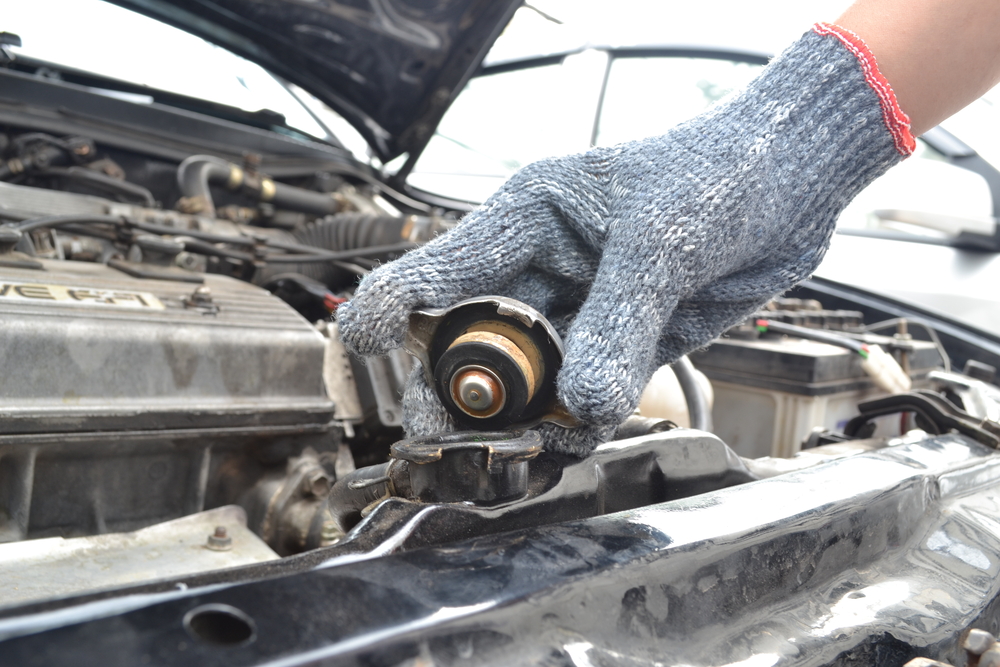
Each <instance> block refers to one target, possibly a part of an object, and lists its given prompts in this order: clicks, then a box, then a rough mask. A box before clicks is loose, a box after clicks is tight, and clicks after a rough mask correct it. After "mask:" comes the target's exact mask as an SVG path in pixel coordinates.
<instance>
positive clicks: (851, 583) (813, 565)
mask: <svg viewBox="0 0 1000 667" xmlns="http://www.w3.org/2000/svg"><path fill="white" fill-rule="evenodd" d="M998 481H1000V456H997V455H995V454H993V453H992V452H991V451H990V450H988V449H986V448H984V447H982V446H981V445H979V444H977V443H975V442H973V441H971V440H968V439H966V438H964V437H962V436H955V435H944V436H938V437H934V438H930V439H927V440H924V441H922V442H918V443H914V444H909V445H900V446H896V447H892V448H888V449H884V450H881V451H877V452H873V453H869V454H863V455H859V456H855V457H852V458H848V459H843V460H840V461H836V462H833V463H829V464H826V465H823V466H819V467H816V468H812V469H808V470H803V471H799V472H795V473H789V474H787V475H783V476H779V477H776V478H772V479H768V480H762V481H758V482H754V483H751V484H744V485H740V486H737V487H734V488H729V489H723V490H719V491H714V492H710V493H705V494H702V495H699V496H696V497H691V498H687V499H682V500H677V501H673V502H668V503H664V504H660V505H656V506H651V507H644V508H641V509H636V510H631V511H626V512H622V513H618V514H613V515H609V516H601V517H596V518H591V519H585V520H577V521H571V522H568V523H560V524H557V525H549V526H546V527H539V528H532V529H526V530H519V531H514V532H509V533H504V534H500V535H495V536H492V537H486V538H478V539H475V540H471V541H467V542H464V543H460V544H454V545H448V546H443V547H440V548H431V549H418V550H414V551H408V552H405V553H399V554H395V555H387V556H384V557H375V556H376V555H377V554H370V555H369V557H368V558H367V559H365V560H362V561H361V562H359V561H358V560H357V559H358V555H354V556H348V557H344V558H340V559H332V560H330V561H328V562H327V563H325V564H324V565H323V566H321V567H320V568H319V569H317V570H315V571H312V572H306V573H301V574H297V575H293V576H289V577H284V578H278V579H272V580H268V581H261V582H256V583H251V584H246V585H242V586H234V587H230V588H226V589H222V590H211V589H203V590H197V591H185V592H179V593H176V594H175V596H174V597H173V598H172V599H152V600H148V601H143V600H122V601H120V604H121V607H120V608H119V609H115V608H114V607H113V606H109V607H107V608H106V609H104V610H103V611H102V610H99V609H91V610H88V612H89V614H90V616H91V619H90V620H86V621H83V622H73V621H72V618H71V617H69V616H65V617H64V620H62V621H61V622H60V621H59V619H57V618H45V617H44V616H42V617H37V618H27V619H24V618H22V619H19V620H16V621H15V623H16V624H15V625H12V624H10V623H0V635H6V636H11V633H17V632H20V633H25V632H30V631H31V628H32V624H33V623H34V624H35V628H36V629H39V630H41V631H39V632H37V633H35V634H28V635H24V636H20V637H14V638H10V639H8V640H7V641H5V642H3V643H0V664H4V665H7V664H11V665H14V664H17V665H22V664H46V665H60V664H72V665H89V664H94V665H97V664H100V665H119V664H120V665H134V664H143V663H151V664H159V665H173V664H183V665H189V664H199V665H233V664H264V663H267V664H277V665H304V664H379V665H395V664H401V663H405V662H407V661H410V660H423V661H427V662H432V663H433V664H436V665H453V664H477V665H490V664H504V665H507V664H528V663H531V664H535V663H540V662H543V661H544V662H547V664H578V665H582V664H594V665H597V664H601V665H605V664H627V665H646V664H663V663H670V664H690V665H719V664H728V663H738V662H740V661H748V662H746V663H745V664H762V665H763V664H766V665H823V664H852V665H854V664H857V665H861V664H864V665H873V664H878V665H890V666H891V665H902V664H903V663H904V662H905V661H906V660H908V659H909V658H911V657H913V656H915V655H926V656H929V657H936V658H940V659H945V660H949V661H953V662H954V661H957V660H958V658H959V657H960V654H959V652H958V645H957V639H958V634H959V633H960V632H961V631H962V630H964V629H965V628H967V627H968V626H969V625H975V626H976V627H982V628H983V629H986V630H993V631H995V630H996V626H997V606H998V605H997V599H998V590H1000V576H998V575H1000V555H998V554H1000V536H998V533H997V525H996V521H995V519H994V518H993V517H995V516H996V515H997V512H998V508H1000V492H998ZM426 511H428V512H429V511H431V508H429V507H428V508H426ZM392 550H393V545H392V544H390V543H388V542H387V543H385V544H383V553H389V552H391V551H392ZM331 551H333V550H331ZM106 604H108V603H106ZM206 604H217V605H229V607H231V608H233V609H235V610H238V611H239V612H242V613H243V614H246V615H247V617H248V618H249V619H250V621H252V623H253V627H254V628H255V632H256V634H255V636H254V639H253V640H252V641H251V642H249V643H246V644H232V645H221V646H220V645H218V644H209V643H206V642H204V641H200V640H198V639H197V638H196V637H195V636H193V635H192V634H190V633H189V632H188V631H187V630H185V627H184V623H183V619H184V618H185V615H187V614H189V613H190V612H191V611H192V610H194V609H197V608H199V607H202V606H203V605H206ZM63 613H64V614H65V613H66V612H63ZM95 616H102V617H100V618H94V617H95ZM46 623H48V624H50V629H45V624H46ZM51 624H60V625H63V626H64V627H51ZM81 646H86V647H87V651H81V650H80V647H81Z"/></svg>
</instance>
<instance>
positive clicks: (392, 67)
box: [111, 0, 521, 162]
mask: <svg viewBox="0 0 1000 667" xmlns="http://www.w3.org/2000/svg"><path fill="white" fill-rule="evenodd" d="M111 1H112V2H114V3H115V4H118V5H121V6H123V7H126V8H128V9H132V10H134V11H137V12H140V13H142V14H146V15H148V16H151V17H153V18H156V19H159V20H161V21H163V22H165V23H169V24H172V25H175V26H177V27H179V28H182V29H184V30H187V31H188V32H191V33H194V34H196V35H199V36H200V37H203V38H204V39H207V40H208V41H211V42H214V43H216V44H218V45H220V46H222V47H225V48H226V49H228V50H230V51H232V52H233V53H236V54H238V55H241V56H243V57H245V58H247V59H249V60H252V61H254V62H256V63H258V64H260V65H262V66H263V67H265V68H267V69H268V70H270V71H271V72H273V73H275V74H278V75H279V76H281V77H283V78H285V79H286V80H288V81H291V82H293V83H296V84H298V85H299V86H302V87H303V88H304V89H306V90H308V91H309V92H310V93H312V94H313V95H315V96H316V97H318V98H319V99H321V100H323V101H324V102H326V103H327V104H329V105H330V106H331V107H333V108H334V109H336V110H337V111H338V112H339V113H340V114H341V115H343V116H344V117H345V118H346V119H347V120H349V121H350V122H351V123H352V124H353V125H354V126H355V127H356V128H357V129H358V131H359V132H361V134H363V135H364V136H365V138H366V139H367V140H368V142H369V143H370V144H371V146H372V148H373V149H374V151H375V152H376V154H377V155H378V156H379V158H380V159H381V160H382V161H383V162H386V161H388V160H391V159H392V158H394V157H396V156H397V155H401V154H402V153H407V152H408V153H410V154H411V155H413V154H415V153H419V152H420V150H421V149H423V147H424V145H425V144H426V143H427V141H428V140H429V139H430V137H431V134H432V133H433V131H434V128H435V127H437V124H438V122H439V121H440V119H441V116H442V115H443V114H444V112H445V110H446V109H447V108H448V106H449V105H450V104H451V101H452V100H453V99H454V97H455V95H456V94H457V93H458V91H459V90H461V88H462V86H464V85H465V82H466V81H467V80H468V78H469V76H470V75H471V74H472V72H473V71H474V70H475V69H476V67H478V66H479V63H480V62H481V61H482V59H483V58H484V57H485V55H486V52H487V51H488V50H489V48H490V46H491V45H492V44H493V41H494V40H495V39H496V37H497V35H499V34H500V31H501V30H502V29H503V27H504V26H505V25H506V24H507V22H508V21H509V20H510V17H511V16H512V15H513V13H514V10H515V9H517V7H518V6H519V5H520V4H521V0H372V1H371V2H360V1H357V0H355V1H350V0H326V1H324V2H304V1H295V0H254V2H246V1H245V0H111Z"/></svg>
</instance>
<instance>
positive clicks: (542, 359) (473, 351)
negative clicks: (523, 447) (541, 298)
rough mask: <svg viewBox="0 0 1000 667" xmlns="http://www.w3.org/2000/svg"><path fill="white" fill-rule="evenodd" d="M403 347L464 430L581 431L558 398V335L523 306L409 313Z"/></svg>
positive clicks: (483, 302) (484, 303)
mask: <svg viewBox="0 0 1000 667" xmlns="http://www.w3.org/2000/svg"><path fill="white" fill-rule="evenodd" d="M403 346H404V347H405V348H406V350H407V351H409V352H410V353H411V354H413V355H414V356H415V357H417V358H418V359H419V360H420V362H421V364H422V365H423V368H424V373H425V374H426V377H427V382H428V383H429V384H430V385H431V386H432V387H434V390H435V392H437V395H438V398H439V399H440V400H441V402H442V403H443V404H444V406H445V408H446V409H447V410H448V412H449V414H451V416H452V417H453V418H454V419H455V421H456V423H458V424H459V425H460V426H461V427H463V428H469V429H473V430H478V431H497V430H502V429H511V428H530V427H532V426H535V425H537V424H538V423H540V422H551V423H554V424H558V425H560V426H563V427H565V428H573V427H576V426H578V425H579V424H578V422H577V421H576V420H575V419H574V418H573V417H572V416H570V415H569V413H568V412H567V411H566V409H565V408H564V407H563V406H562V405H561V404H560V403H559V401H558V399H557V398H556V374H557V373H558V372H559V367H560V366H561V364H562V358H563V347H562V340H561V339H560V338H559V334H558V333H556V331H555V329H554V328H553V327H552V325H551V324H550V323H549V321H548V320H546V319H545V317H544V316H543V315H542V314H541V313H539V312H538V311H536V310H535V309H533V308H531V307H530V306H527V305H525V304H523V303H521V302H520V301H515V300H514V299H508V298H506V297H498V296H489V297H480V298H476V299H469V300H467V301H462V302H460V303H457V304H455V305H454V306H452V307H450V308H441V309H434V310H420V311H417V312H415V313H413V314H412V315H411V316H410V326H409V330H408V332H407V336H406V341H405V342H404V344H403Z"/></svg>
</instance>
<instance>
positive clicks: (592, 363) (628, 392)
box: [557, 349, 641, 426]
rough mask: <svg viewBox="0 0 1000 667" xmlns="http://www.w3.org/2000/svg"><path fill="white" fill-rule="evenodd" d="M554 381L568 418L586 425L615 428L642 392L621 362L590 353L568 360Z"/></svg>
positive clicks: (633, 407)
mask: <svg viewBox="0 0 1000 667" xmlns="http://www.w3.org/2000/svg"><path fill="white" fill-rule="evenodd" d="M568 359H570V361H569V362H568V363H566V364H565V365H564V366H563V368H562V371H560V373H559V376H558V378H557V391H558V394H559V397H560V399H561V400H562V401H563V404H564V405H565V406H566V408H567V409H568V410H569V412H570V414H572V415H573V416H574V417H576V418H577V419H579V420H580V421H582V422H584V423H586V424H592V425H597V426H618V425H619V424H621V423H622V422H623V421H625V419H626V418H627V417H628V416H629V415H630V414H632V412H633V411H634V410H635V407H636V406H637V405H638V404H639V397H640V394H641V388H640V387H636V386H634V384H635V382H634V381H633V378H632V374H631V373H629V372H628V371H627V369H626V368H625V367H624V365H623V364H622V363H621V362H620V360H618V359H616V358H614V357H610V356H604V355H601V354H598V353H597V351H596V350H593V349H591V350H590V353H589V354H586V355H584V356H582V357H579V356H576V355H573V356H569V357H568Z"/></svg>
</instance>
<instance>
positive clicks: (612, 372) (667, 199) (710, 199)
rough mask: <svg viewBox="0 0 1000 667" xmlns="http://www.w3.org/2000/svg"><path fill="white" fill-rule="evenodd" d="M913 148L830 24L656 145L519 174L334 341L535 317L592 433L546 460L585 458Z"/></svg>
mask: <svg viewBox="0 0 1000 667" xmlns="http://www.w3.org/2000/svg"><path fill="white" fill-rule="evenodd" d="M913 145H914V144H913V138H912V136H910V133H909V124H908V120H907V118H906V116H905V115H904V114H902V112H901V111H900V110H899V108H898V107H897V106H896V104H895V97H894V95H893V94H892V91H891V89H890V88H889V87H888V84H887V83H886V82H885V80H884V79H883V78H882V77H881V75H880V74H879V72H878V69H877V67H876V66H875V64H874V59H873V58H872V57H871V54H870V53H869V52H868V50H867V48H866V47H865V46H864V44H863V43H862V42H861V40H860V39H858V38H857V37H856V36H854V35H853V33H850V32H848V31H846V30H843V29H842V28H838V27H835V26H829V25H825V24H820V25H817V26H816V27H815V28H814V29H813V31H811V32H809V33H806V34H805V35H804V36H803V37H802V38H801V39H800V40H799V41H798V42H796V43H795V44H793V45H792V46H791V47H790V48H789V49H788V50H786V51H785V52H784V53H783V54H782V55H781V56H779V57H778V58H776V59H775V60H774V61H773V62H772V63H771V64H770V65H769V66H768V67H767V68H765V70H764V71H763V72H762V73H761V75H760V76H759V77H758V78H757V79H756V80H754V81H753V82H752V83H751V84H750V86H749V87H748V88H747V90H745V91H744V92H742V93H740V94H738V95H736V96H734V97H732V98H730V99H728V100H727V101H724V102H722V103H721V104H719V105H717V106H716V107H714V108H712V109H711V110H709V111H707V112H705V113H704V114H702V115H700V116H698V117H696V118H695V119H693V120H691V121H689V122H687V123H684V124H682V125H679V126H677V127H675V128H674V129H672V130H670V131H669V132H668V133H667V134H665V135H663V136H661V137H655V138H651V139H645V140H642V141H634V142H630V143H626V144H622V145H620V146H614V147H611V148H595V149H593V150H591V151H589V152H587V153H584V154H582V155H571V156H569V157H562V158H556V159H549V160H543V161H541V162H537V163H535V164H532V165H529V166H528V167H525V168H524V169H523V170H521V171H520V172H518V173H517V174H515V175H514V176H513V177H512V178H511V179H510V180H509V181H508V182H507V183H506V184H505V185H504V186H503V187H502V188H500V190H499V191H498V192H497V193H496V194H494V195H493V196H492V197H490V199H489V200H488V201H487V202H486V203H485V204H483V205H482V206H480V207H479V208H478V209H477V210H475V211H473V212H472V213H470V214H469V215H467V216H466V217H465V219H464V220H463V221H462V222H461V224H459V225H458V226H457V227H456V228H455V229H454V230H453V231H452V232H450V233H448V234H446V235H444V236H442V237H440V238H438V239H435V240H434V241H433V242H431V243H429V244H427V245H426V246H424V247H422V248H419V249H417V250H414V251H412V252H410V253H408V254H407V255H405V256H404V257H402V258H400V259H398V260H396V261H395V262H392V263H391V264H387V265H385V266H383V267H380V268H379V269H377V270H375V271H373V272H372V273H371V274H370V275H368V276H366V277H365V279H364V280H362V281H361V285H360V286H359V287H358V290H357V293H356V295H355V296H354V298H353V299H352V300H351V301H350V302H348V303H346V304H344V305H343V306H341V308H340V310H339V311H338V312H337V318H338V320H339V322H340V331H341V334H342V337H343V340H344V342H345V343H346V344H347V346H348V347H349V348H350V349H352V350H353V351H355V352H356V353H358V354H361V355H380V354H385V353H386V352H387V351H388V350H390V349H392V348H394V347H398V346H399V345H400V344H401V343H402V341H403V336H404V332H405V331H406V327H407V320H408V316H409V314H410V312H411V311H413V310H414V309H417V308H421V307H445V306H449V305H451V304H453V303H455V302H457V301H459V300H461V299H465V298H468V297H471V296H475V295H484V294H497V295H504V296H510V297H513V298H515V299H518V300H521V301H524V302H526V303H528V304H530V305H531V306H533V307H535V308H536V309H538V310H540V311H541V312H542V313H545V314H546V315H548V316H549V317H550V318H551V319H553V320H554V321H555V322H556V323H557V328H558V327H559V326H562V327H563V328H564V330H565V334H566V335H565V347H566V358H565V361H564V364H563V368H562V370H561V372H560V373H559V376H558V394H559V397H560V399H561V400H562V402H563V403H564V404H565V405H566V407H567V408H568V409H569V411H570V412H571V413H572V414H573V415H575V416H576V417H578V418H579V419H580V420H582V421H583V422H584V423H586V424H589V425H591V426H590V427H589V428H583V429H577V430H565V429H560V428H559V427H556V426H552V425H547V426H545V428H544V429H543V431H544V436H545V438H546V446H547V447H548V448H549V449H554V450H557V451H565V452H570V453H575V454H578V455H584V454H586V453H588V452H589V451H590V450H591V449H592V448H593V447H594V446H595V445H596V444H598V443H599V442H600V441H602V440H606V439H608V438H609V437H610V435H611V433H612V432H613V430H614V428H615V427H616V426H617V425H618V424H620V423H621V422H622V421H623V420H624V419H625V418H626V417H627V416H628V415H629V414H631V413H632V412H633V410H634V409H635V407H636V405H638V403H639V397H640V394H641V392H642V390H643V387H644V386H645V384H646V382H647V381H648V380H649V378H650V376H651V375H652V373H653V371H654V370H655V369H656V368H657V367H659V366H660V365H662V364H664V363H669V362H672V361H674V360H676V359H677V358H678V357H679V356H680V355H682V354H685V353H686V352H688V351H690V350H693V349H695V348H698V347H700V346H703V345H705V344H706V343H708V342H709V341H711V340H712V339H714V338H715V337H716V336H718V335H719V334H720V333H721V332H723V331H725V330H726V329H727V328H728V327H730V326H732V325H733V324H735V323H737V322H739V321H740V320H742V319H743V318H745V317H746V316H747V315H749V314H750V313H752V312H753V311H754V310H756V309H757V308H758V307H760V306H761V305H762V304H764V303H765V302H767V301H768V300H770V299H771V298H773V297H774V296H775V295H777V294H779V293H781V292H783V291H785V290H787V289H788V288H790V287H791V286H793V285H794V284H795V283H797V282H799V281H800V280H803V279H804V278H806V277H808V276H809V275H810V273H811V272H812V271H813V270H814V269H815V268H816V266H817V265H818V264H819V262H820V260H821V259H822V257H823V254H824V252H825V251H826V247H827V244H828V243H829V239H830V235H831V233H832V231H833V228H834V223H835V221H836V219H837V216H838V215H839V213H840V212H841V210H843V208H844V207H845V206H846V205H847V203H848V202H850V201H851V199H852V198H853V197H854V196H855V195H856V194H857V193H858V192H859V191H860V190H861V189H862V188H863V187H864V186H865V185H867V184H868V183H870V182H871V181H872V180H874V179H875V178H876V177H878V176H879V175H881V174H882V173H884V172H885V171H886V170H887V169H888V168H889V167H890V166H892V165H894V164H896V163H897V162H898V161H900V160H901V159H902V157H905V156H906V155H908V154H909V153H910V152H912V150H913ZM574 316H575V317H574ZM404 402H405V411H406V416H405V421H404V428H406V430H407V433H408V434H409V435H411V436H412V435H418V434H426V433H429V432H433V431H438V430H442V429H450V428H452V423H451V421H450V419H449V418H448V417H447V415H446V414H445V412H444V410H443V408H441V406H440V405H439V404H438V403H437V399H436V397H435V396H434V392H433V390H431V389H430V388H429V387H428V386H427V384H426V382H425V381H424V379H423V376H422V374H421V373H420V372H419V369H418V371H417V372H416V373H415V375H414V376H413V377H412V378H411V381H410V385H409V387H408V389H407V393H406V396H405V398H404Z"/></svg>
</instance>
